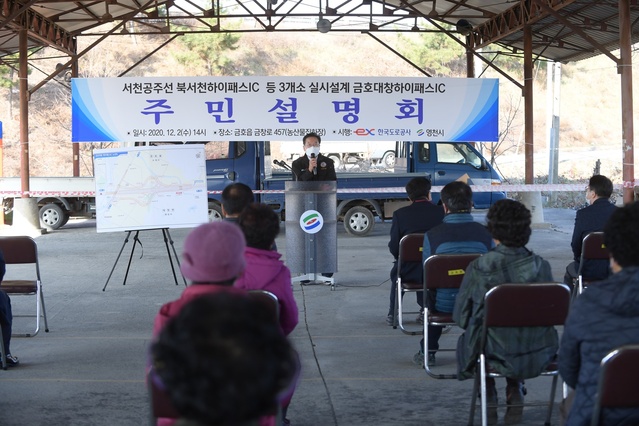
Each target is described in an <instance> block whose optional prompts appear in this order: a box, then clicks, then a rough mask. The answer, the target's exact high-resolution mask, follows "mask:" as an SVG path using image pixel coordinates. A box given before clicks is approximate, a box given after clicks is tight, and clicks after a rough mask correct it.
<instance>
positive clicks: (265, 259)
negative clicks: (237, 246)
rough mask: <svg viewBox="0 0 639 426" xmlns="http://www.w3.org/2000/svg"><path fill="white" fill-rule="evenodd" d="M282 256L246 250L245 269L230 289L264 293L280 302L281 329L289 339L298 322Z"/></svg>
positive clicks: (291, 288) (289, 274) (257, 250)
mask: <svg viewBox="0 0 639 426" xmlns="http://www.w3.org/2000/svg"><path fill="white" fill-rule="evenodd" d="M281 256H282V255H281V254H279V253H278V252H276V251H272V250H261V249H256V248H253V247H247V248H246V250H245V251H244V258H245V259H246V269H245V270H244V273H243V274H242V276H240V277H239V278H238V279H237V280H236V281H235V284H234V285H233V286H234V287H237V288H241V289H246V290H267V291H270V292H271V293H273V294H274V295H276V296H277V299H278V300H279V302H280V326H281V327H282V331H284V334H286V335H288V334H289V333H290V332H291V331H293V329H294V328H295V326H296V325H297V322H298V311H297V303H295V298H294V297H293V285H292V284H291V271H289V269H288V268H287V267H286V266H285V265H284V263H283V262H282V261H281V260H280V257H281Z"/></svg>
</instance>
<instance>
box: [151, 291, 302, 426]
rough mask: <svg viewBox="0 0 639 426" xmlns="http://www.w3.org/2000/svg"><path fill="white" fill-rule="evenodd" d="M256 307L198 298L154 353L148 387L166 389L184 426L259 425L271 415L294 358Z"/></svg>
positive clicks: (221, 296) (219, 297)
mask: <svg viewBox="0 0 639 426" xmlns="http://www.w3.org/2000/svg"><path fill="white" fill-rule="evenodd" d="M272 318H273V317H272V312H270V310H269V309H268V308H267V307H266V306H265V305H264V304H262V303H261V302H258V301H257V300H254V299H251V298H249V297H246V296H245V295H238V294H231V293H218V294H211V295H203V296H201V297H198V298H195V299H193V300H192V301H191V302H189V303H187V304H185V305H184V306H183V308H182V309H181V311H180V312H179V313H178V314H177V316H175V317H174V318H173V319H172V320H171V321H169V322H168V323H167V325H166V327H165V328H164V329H163V330H162V332H161V333H160V335H159V338H158V340H157V341H156V342H155V343H154V344H153V346H152V348H151V355H152V362H153V367H154V368H153V373H152V375H151V377H150V380H155V383H156V386H158V387H160V388H164V389H166V392H167V393H168V396H169V398H170V400H171V402H172V403H173V406H174V407H175V409H176V411H177V412H178V413H179V414H180V420H178V422H177V423H176V425H183V426H187V425H188V426H213V425H221V426H226V425H233V426H253V425H254V426H257V425H259V424H260V419H263V418H265V417H268V416H273V415H275V414H276V412H277V410H278V406H279V405H280V395H281V394H282V393H283V392H284V391H286V389H287V388H288V387H289V386H291V384H292V383H293V382H294V380H295V376H296V373H297V367H298V361H297V355H296V354H295V352H294V351H293V349H292V347H291V345H290V344H289V342H288V341H287V339H286V337H285V336H284V335H283V334H282V333H281V331H280V330H279V327H278V326H277V324H275V323H274V321H273V319H272Z"/></svg>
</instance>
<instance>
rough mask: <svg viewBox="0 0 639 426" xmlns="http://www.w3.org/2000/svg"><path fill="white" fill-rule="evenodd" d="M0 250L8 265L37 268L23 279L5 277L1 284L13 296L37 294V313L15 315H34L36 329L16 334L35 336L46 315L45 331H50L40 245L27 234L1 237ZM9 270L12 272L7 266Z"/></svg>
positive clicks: (0, 287) (1, 287) (0, 286)
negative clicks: (39, 251)
mask: <svg viewBox="0 0 639 426" xmlns="http://www.w3.org/2000/svg"><path fill="white" fill-rule="evenodd" d="M0 251H2V254H3V255H4V260H5V263H6V264H7V266H10V265H17V264H33V265H34V267H35V270H34V272H33V273H32V274H30V275H31V276H30V277H28V278H23V279H5V280H3V281H2V284H1V285H0V289H2V290H4V291H5V292H6V293H7V294H9V295H11V296H15V295H17V296H35V297H36V314H35V315H16V314H15V313H14V317H33V316H35V318H36V325H35V331H34V332H33V333H24V334H17V333H15V332H14V333H13V335H14V336H22V337H33V336H35V335H36V334H38V331H40V317H41V316H42V317H44V331H45V332H49V324H48V322H47V311H46V309H45V307H44V295H43V293H42V279H41V277H40V262H39V260H38V246H37V244H36V242H35V241H34V239H33V238H31V237H26V236H15V237H0ZM7 272H10V270H9V268H7Z"/></svg>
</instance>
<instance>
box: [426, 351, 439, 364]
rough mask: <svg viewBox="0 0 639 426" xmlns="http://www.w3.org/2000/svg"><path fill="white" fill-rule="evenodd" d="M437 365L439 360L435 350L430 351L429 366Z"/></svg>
mask: <svg viewBox="0 0 639 426" xmlns="http://www.w3.org/2000/svg"><path fill="white" fill-rule="evenodd" d="M435 365H437V360H436V359H435V352H429V353H428V366H429V367H434V366H435Z"/></svg>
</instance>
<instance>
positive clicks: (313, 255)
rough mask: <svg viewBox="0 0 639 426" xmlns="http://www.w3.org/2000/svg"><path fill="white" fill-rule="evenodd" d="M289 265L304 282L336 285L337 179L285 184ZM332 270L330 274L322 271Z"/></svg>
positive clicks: (298, 278) (287, 261)
mask: <svg viewBox="0 0 639 426" xmlns="http://www.w3.org/2000/svg"><path fill="white" fill-rule="evenodd" d="M284 189H285V193H284V194H285V198H286V222H285V223H286V264H287V266H288V268H289V269H290V270H291V273H293V274H295V273H298V274H302V275H301V276H298V277H296V278H294V279H293V281H295V282H301V283H302V284H312V283H324V284H330V285H331V289H332V290H333V289H334V288H335V280H334V278H333V276H332V273H334V272H337V182H334V181H321V182H315V181H310V182H302V181H287V182H286V183H285V187H284ZM328 273H330V274H331V276H330V277H326V276H323V275H322V274H328Z"/></svg>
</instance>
